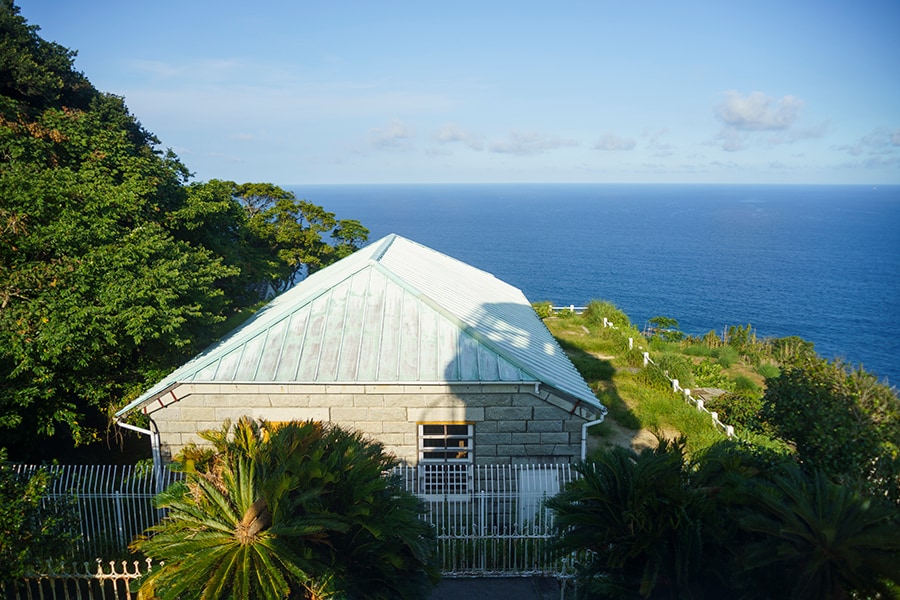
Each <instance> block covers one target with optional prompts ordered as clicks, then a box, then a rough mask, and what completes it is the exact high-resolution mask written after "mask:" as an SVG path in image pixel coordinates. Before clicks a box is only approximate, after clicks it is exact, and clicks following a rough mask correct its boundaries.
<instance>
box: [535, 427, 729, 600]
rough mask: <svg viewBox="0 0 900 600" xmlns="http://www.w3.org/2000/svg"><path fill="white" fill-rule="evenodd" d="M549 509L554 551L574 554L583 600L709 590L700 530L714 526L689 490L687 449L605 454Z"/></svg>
mask: <svg viewBox="0 0 900 600" xmlns="http://www.w3.org/2000/svg"><path fill="white" fill-rule="evenodd" d="M576 470H577V471H578V472H579V473H580V474H581V477H580V478H579V479H576V480H574V481H573V482H572V483H570V484H569V485H568V486H567V487H566V489H565V490H564V491H563V492H562V493H560V494H559V495H558V496H556V497H554V498H551V499H550V500H548V501H547V505H548V506H549V507H550V508H551V509H553V510H554V512H555V526H556V527H557V529H558V533H559V541H558V545H557V549H558V551H560V552H561V553H564V554H568V553H573V552H574V553H577V554H578V555H579V556H580V557H581V558H580V560H579V566H578V573H577V577H578V590H579V592H580V595H581V597H585V598H640V597H642V598H696V597H700V596H701V595H702V593H703V589H704V588H705V587H709V586H710V585H712V584H713V583H714V582H713V581H712V580H711V579H709V578H707V577H706V576H705V575H704V573H705V572H706V570H707V566H708V565H707V562H706V561H705V560H704V544H705V539H704V538H705V526H704V524H705V523H706V522H707V521H708V520H710V519H713V518H715V515H714V514H713V513H712V511H711V507H712V504H711V502H710V500H709V498H708V497H707V493H706V491H705V490H703V489H695V488H693V487H692V486H691V483H690V479H689V476H690V469H689V466H688V463H687V461H686V459H685V455H684V441H683V440H679V441H676V442H667V441H665V440H662V441H661V442H660V444H659V447H658V448H656V449H652V450H651V449H648V450H644V451H642V452H641V453H640V454H635V453H634V452H633V451H631V450H629V449H625V448H612V449H608V450H604V451H602V452H601V453H600V454H599V455H598V456H597V458H596V460H595V461H592V462H586V463H581V464H579V465H577V466H576Z"/></svg>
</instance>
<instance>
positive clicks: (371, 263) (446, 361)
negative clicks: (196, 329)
mask: <svg viewBox="0 0 900 600" xmlns="http://www.w3.org/2000/svg"><path fill="white" fill-rule="evenodd" d="M190 382H205V383H206V382H208V383H251V382H252V383H335V382H344V383H351V382H352V383H437V382H443V383H457V382H459V383H484V382H510V383H520V382H527V383H535V382H539V383H542V384H545V385H547V386H549V387H551V388H554V389H555V390H556V391H557V392H559V393H562V394H563V395H564V396H568V397H571V398H572V399H573V400H575V401H579V400H580V401H583V402H585V403H587V404H588V405H590V406H592V407H594V408H595V409H598V410H601V411H602V410H604V409H603V407H602V406H601V405H600V403H599V402H598V401H597V399H596V398H595V396H594V394H593V392H592V391H591V389H590V388H589V387H588V385H587V384H586V383H585V381H584V379H583V378H582V377H581V375H580V374H579V373H578V372H577V371H576V370H575V368H574V366H573V365H572V363H571V361H569V359H568V357H566V355H565V354H564V353H563V351H562V349H561V348H560V347H559V345H558V344H557V342H556V340H554V339H553V337H552V336H551V335H550V332H549V331H548V330H547V328H546V327H545V326H544V324H543V323H542V322H541V321H540V319H538V317H537V315H536V314H535V313H534V310H533V309H532V308H531V305H530V303H529V302H528V300H527V299H526V298H525V296H524V294H522V292H521V291H520V290H519V289H517V288H515V287H513V286H511V285H509V284H507V283H504V282H503V281H500V280H499V279H497V278H496V277H494V276H493V275H491V274H490V273H487V272H485V271H482V270H480V269H476V268H475V267H472V266H470V265H467V264H465V263H463V262H460V261H458V260H456V259H453V258H450V257H449V256H446V255H444V254H441V253H440V252H436V251H434V250H432V249H430V248H426V247H425V246H422V245H420V244H417V243H415V242H412V241H410V240H408V239H405V238H403V237H400V236H398V235H394V234H392V235H389V236H387V237H384V238H382V239H380V240H378V241H376V242H374V243H372V244H370V245H368V246H366V247H365V248H362V249H360V250H359V251H357V252H355V253H354V254H352V255H350V256H348V257H347V258H344V259H343V260H341V261H338V262H337V263H335V264H333V265H331V266H329V267H326V268H325V269H322V270H321V271H318V272H317V273H314V274H312V275H310V276H309V277H307V278H306V279H305V280H303V281H302V282H301V283H299V284H298V285H296V286H295V287H293V288H292V289H290V290H288V291H286V292H284V293H283V294H281V295H279V296H278V297H276V298H275V299H273V300H272V301H271V302H270V303H269V304H267V305H266V306H264V307H263V308H262V309H260V310H259V311H258V312H257V313H256V314H255V315H253V316H252V317H251V318H250V319H248V320H247V321H246V322H244V323H243V324H242V325H241V326H239V327H238V328H237V329H235V330H234V331H232V332H231V334H229V335H228V336H227V337H225V338H224V339H222V340H221V341H219V342H218V343H216V344H214V345H213V346H211V347H210V348H208V349H207V350H206V351H205V352H203V353H202V354H200V355H198V356H196V357H195V358H193V359H192V360H190V361H189V362H188V363H186V364H185V365H183V366H182V367H180V368H178V369H176V370H175V371H173V372H172V373H171V374H169V375H168V376H167V377H165V378H164V379H163V380H162V381H160V382H159V383H157V384H156V385H155V386H153V387H152V388H150V389H149V390H147V392H145V393H144V394H142V395H141V396H140V397H139V398H137V399H136V400H134V401H133V402H131V403H130V404H129V405H128V406H126V407H125V408H124V409H122V410H120V411H119V412H118V413H117V414H116V416H117V417H119V416H122V415H124V414H127V413H128V412H130V411H132V410H134V409H137V408H140V407H142V406H144V405H146V404H148V403H150V402H153V401H154V400H156V399H157V398H159V397H160V396H161V395H163V394H164V393H166V392H168V391H169V390H171V389H174V388H175V387H177V385H179V384H182V383H190Z"/></svg>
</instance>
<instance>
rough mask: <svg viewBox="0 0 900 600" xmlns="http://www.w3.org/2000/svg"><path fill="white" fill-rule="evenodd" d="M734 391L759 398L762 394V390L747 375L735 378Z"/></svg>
mask: <svg viewBox="0 0 900 600" xmlns="http://www.w3.org/2000/svg"><path fill="white" fill-rule="evenodd" d="M734 389H735V391H737V392H741V393H744V394H751V395H757V396H758V395H760V394H761V393H762V389H761V388H760V387H759V386H758V385H757V384H756V382H755V381H753V380H752V379H750V378H749V377H747V376H746V375H738V376H737V377H735V378H734Z"/></svg>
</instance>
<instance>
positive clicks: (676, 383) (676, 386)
mask: <svg viewBox="0 0 900 600" xmlns="http://www.w3.org/2000/svg"><path fill="white" fill-rule="evenodd" d="M680 389H681V388H680V387H679V386H678V380H677V379H673V380H672V391H673V392H678V390H680Z"/></svg>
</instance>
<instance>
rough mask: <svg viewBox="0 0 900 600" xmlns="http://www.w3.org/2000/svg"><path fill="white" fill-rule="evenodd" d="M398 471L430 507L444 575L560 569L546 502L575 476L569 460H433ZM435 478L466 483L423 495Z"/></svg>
mask: <svg viewBox="0 0 900 600" xmlns="http://www.w3.org/2000/svg"><path fill="white" fill-rule="evenodd" d="M395 474H397V475H398V476H399V477H400V478H401V480H402V481H403V486H404V487H405V488H406V489H407V490H409V491H411V492H413V493H415V494H416V495H418V496H419V497H420V498H421V499H422V500H423V501H424V502H425V504H426V506H427V509H428V511H427V513H426V515H425V518H426V519H428V520H429V522H430V523H431V524H432V526H433V527H434V530H435V533H436V534H437V546H438V547H437V552H438V556H439V557H440V560H441V571H442V572H443V573H444V576H450V577H453V576H467V575H478V576H482V577H483V576H491V575H497V576H500V575H503V576H510V575H532V574H544V575H559V574H560V573H562V572H563V570H564V568H563V564H562V563H561V562H560V561H558V560H557V559H555V558H554V557H553V555H552V553H551V552H550V543H551V541H552V538H553V519H552V514H551V513H550V511H549V510H548V509H546V508H545V507H544V505H543V502H544V500H545V499H547V498H549V497H551V496H554V495H556V494H557V493H558V492H559V491H560V490H561V489H562V488H563V486H565V485H566V484H567V483H568V482H569V481H571V480H572V479H573V478H574V477H575V476H576V472H575V470H574V469H572V467H571V466H570V465H568V464H560V465H459V464H433V465H420V466H418V467H400V468H398V469H396V470H395ZM435 476H437V477H444V478H447V479H448V480H452V481H454V482H459V481H461V480H464V481H465V484H464V486H460V485H458V484H455V485H454V490H453V492H454V493H445V494H426V493H422V490H423V489H424V487H425V484H426V483H427V482H430V481H432V480H433V478H434V477H435Z"/></svg>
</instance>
